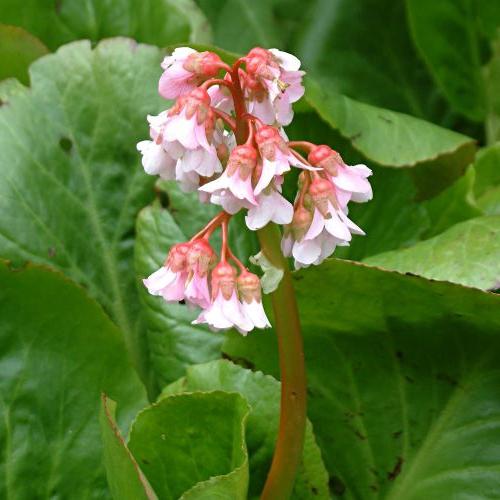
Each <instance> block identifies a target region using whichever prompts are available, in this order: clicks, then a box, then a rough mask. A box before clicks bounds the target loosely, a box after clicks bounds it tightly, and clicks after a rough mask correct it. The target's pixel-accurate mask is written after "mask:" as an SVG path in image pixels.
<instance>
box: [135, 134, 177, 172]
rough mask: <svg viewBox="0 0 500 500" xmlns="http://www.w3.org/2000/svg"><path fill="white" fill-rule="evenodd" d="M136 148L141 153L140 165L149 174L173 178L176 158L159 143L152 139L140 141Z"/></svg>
mask: <svg viewBox="0 0 500 500" xmlns="http://www.w3.org/2000/svg"><path fill="white" fill-rule="evenodd" d="M137 150H138V151H139V152H140V153H141V154H142V166H143V167H144V171H145V172H146V173H147V174H149V175H159V176H160V177H161V178H162V179H166V180H172V179H174V178H175V164H176V160H175V159H174V158H172V157H171V156H170V155H169V154H168V153H167V152H166V151H165V149H164V148H163V146H162V145H161V144H157V143H156V142H154V141H141V142H139V143H138V144H137Z"/></svg>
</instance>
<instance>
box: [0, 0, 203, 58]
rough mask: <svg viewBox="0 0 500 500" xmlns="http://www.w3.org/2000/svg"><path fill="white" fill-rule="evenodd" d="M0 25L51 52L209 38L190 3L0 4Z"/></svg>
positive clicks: (90, 0) (0, 0)
mask: <svg viewBox="0 0 500 500" xmlns="http://www.w3.org/2000/svg"><path fill="white" fill-rule="evenodd" d="M0 22H3V23H6V24H13V25H15V26H21V27H22V28H24V29H26V30H28V31H29V32H30V33H33V34H34V35H36V36H37V37H38V38H40V39H41V40H42V41H43V42H44V43H45V44H46V45H47V46H48V47H49V48H50V49H52V50H55V49H56V48H57V47H59V46H60V45H63V44H65V43H68V42H71V41H73V40H80V39H82V38H88V39H90V40H92V41H93V42H97V41H99V40H101V39H103V38H109V37H114V36H128V37H131V38H133V39H135V40H137V41H138V42H143V43H151V44H153V45H158V46H160V47H162V46H166V45H169V44H172V43H178V42H200V43H206V42H209V41H210V39H211V33H210V27H209V25H208V23H207V21H206V19H205V17H204V16H203V14H202V13H201V11H200V10H199V9H198V8H197V7H196V4H195V2H194V1H193V0H113V1H108V2H102V1H100V0H87V1H85V2H83V3H82V2H80V1H78V0H64V1H60V2H52V1H49V0H43V1H40V0H26V1H23V2H21V3H19V2H18V1H17V0H0Z"/></svg>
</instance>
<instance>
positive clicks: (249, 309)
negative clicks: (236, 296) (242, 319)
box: [241, 299, 271, 328]
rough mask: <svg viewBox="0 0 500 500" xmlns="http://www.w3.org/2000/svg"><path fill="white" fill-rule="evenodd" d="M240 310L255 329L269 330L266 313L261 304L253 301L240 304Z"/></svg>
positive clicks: (269, 324)
mask: <svg viewBox="0 0 500 500" xmlns="http://www.w3.org/2000/svg"><path fill="white" fill-rule="evenodd" d="M241 305H242V309H243V312H244V313H245V315H246V316H247V317H248V318H249V319H250V321H251V322H252V323H253V324H254V326H255V327H256V328H269V327H270V326H271V323H269V320H268V319H267V316H266V312H265V311H264V307H263V306H262V302H257V301H256V300H255V299H254V300H252V302H250V304H248V303H246V302H242V303H241Z"/></svg>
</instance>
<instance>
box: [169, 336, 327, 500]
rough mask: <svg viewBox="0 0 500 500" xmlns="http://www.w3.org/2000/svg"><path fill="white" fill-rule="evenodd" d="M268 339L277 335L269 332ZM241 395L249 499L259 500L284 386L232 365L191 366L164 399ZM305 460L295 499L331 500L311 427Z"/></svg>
mask: <svg viewBox="0 0 500 500" xmlns="http://www.w3.org/2000/svg"><path fill="white" fill-rule="evenodd" d="M266 335H273V334H272V333H271V332H266ZM214 390H221V391H226V392H238V393H240V394H241V395H242V396H243V397H244V398H245V399H246V400H247V401H248V403H249V405H250V413H249V416H248V423H247V430H246V442H247V447H248V453H249V456H250V488H249V496H250V497H251V498H253V497H258V496H259V494H260V492H261V491H262V488H263V486H264V482H265V479H266V477H267V473H268V471H269V467H270V466H271V459H272V456H273V451H274V444H275V440H276V435H277V432H278V422H279V405H280V384H279V382H277V381H276V380H275V379H273V378H272V377H269V376H266V375H264V374H262V373H260V372H253V371H251V370H247V369H244V368H241V367H240V366H237V365H234V364H233V363H230V362H228V361H223V360H220V361H212V362H210V363H206V364H203V365H196V366H190V367H189V368H188V369H187V373H186V376H185V377H183V378H181V379H179V380H178V381H176V382H174V383H173V384H171V385H169V386H167V387H166V388H165V389H164V390H163V392H162V395H161V398H163V397H168V396H170V395H172V394H182V393H184V392H193V391H204V392H206V391H214ZM304 446H305V448H304V457H303V461H302V464H301V470H300V472H299V475H298V477H297V483H296V485H295V489H294V494H293V498H295V499H309V498H318V499H321V498H329V493H328V486H327V483H328V476H327V474H326V470H325V468H324V465H323V462H322V459H321V453H320V451H319V448H318V446H317V444H316V441H315V439H314V435H313V432H312V428H311V424H310V423H308V426H307V431H306V438H305V445H304Z"/></svg>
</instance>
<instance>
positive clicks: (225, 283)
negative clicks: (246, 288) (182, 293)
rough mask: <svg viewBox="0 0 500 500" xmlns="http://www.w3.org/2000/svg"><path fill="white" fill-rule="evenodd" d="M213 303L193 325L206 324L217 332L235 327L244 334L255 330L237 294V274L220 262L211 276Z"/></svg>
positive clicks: (227, 265)
mask: <svg viewBox="0 0 500 500" xmlns="http://www.w3.org/2000/svg"><path fill="white" fill-rule="evenodd" d="M211 278H212V279H211V284H212V302H211V304H210V305H209V306H208V307H207V308H206V309H204V310H203V311H202V312H201V313H200V315H199V316H198V318H197V319H195V320H194V321H193V324H200V323H206V324H208V325H209V326H210V327H212V328H214V329H216V330H223V329H227V328H232V327H235V328H236V329H237V330H238V331H240V332H241V333H243V334H246V333H248V332H249V331H250V330H252V329H253V323H252V322H251V321H250V319H249V318H248V317H247V316H246V315H245V313H244V312H243V309H242V307H241V303H240V301H239V300H238V296H237V293H236V272H235V271H234V269H233V268H232V267H231V266H230V265H229V264H227V263H226V262H220V263H219V264H218V265H217V266H216V267H215V269H214V270H213V271H212V275H211Z"/></svg>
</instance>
